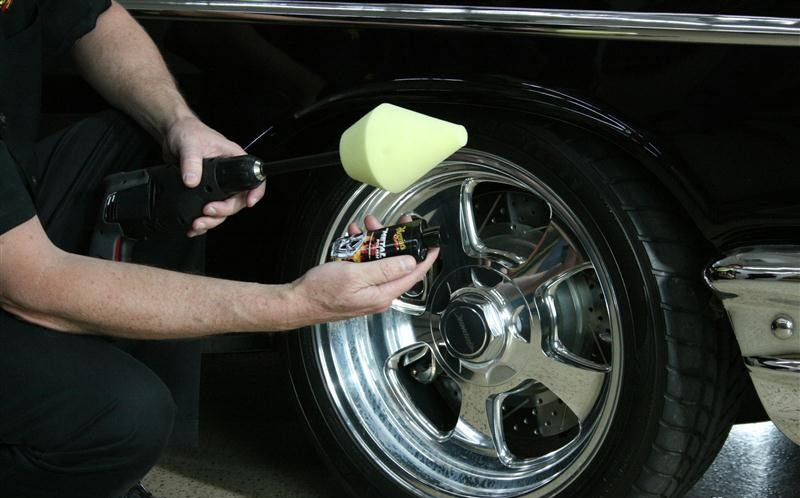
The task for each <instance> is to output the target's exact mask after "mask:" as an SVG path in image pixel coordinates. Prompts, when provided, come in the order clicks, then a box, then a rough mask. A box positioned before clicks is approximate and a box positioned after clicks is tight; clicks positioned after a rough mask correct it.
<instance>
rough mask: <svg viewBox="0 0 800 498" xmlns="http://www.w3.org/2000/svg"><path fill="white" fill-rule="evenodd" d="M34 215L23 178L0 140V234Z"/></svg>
mask: <svg viewBox="0 0 800 498" xmlns="http://www.w3.org/2000/svg"><path fill="white" fill-rule="evenodd" d="M35 215H36V210H35V209H34V207H33V201H32V200H31V197H30V194H28V189H27V187H26V184H25V180H23V179H22V176H20V170H19V168H18V167H17V163H16V161H15V160H14V158H13V157H11V154H9V152H8V149H6V145H5V143H4V142H3V141H2V140H0V235H2V234H3V233H5V232H7V231H9V230H11V229H12V228H14V227H16V226H17V225H20V224H22V223H23V222H25V221H28V220H29V219H31V218H33V216H35Z"/></svg>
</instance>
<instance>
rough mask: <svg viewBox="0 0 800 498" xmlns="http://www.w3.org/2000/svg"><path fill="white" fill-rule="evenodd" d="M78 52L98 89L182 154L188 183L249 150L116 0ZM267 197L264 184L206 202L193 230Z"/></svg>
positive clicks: (171, 152) (168, 150)
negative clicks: (208, 111)
mask: <svg viewBox="0 0 800 498" xmlns="http://www.w3.org/2000/svg"><path fill="white" fill-rule="evenodd" d="M72 55H73V56H74V57H75V61H76V62H77V64H78V68H79V69H80V71H81V74H82V75H83V76H84V77H85V78H86V80H87V81H88V82H89V83H90V84H91V85H92V86H93V87H94V88H95V90H97V91H98V92H99V93H100V94H101V95H102V96H103V97H105V98H106V100H108V101H109V103H111V104H112V105H114V106H116V107H118V108H119V109H122V110H123V111H125V112H127V113H128V114H129V115H130V116H131V117H133V118H134V119H135V120H136V121H137V122H138V123H139V124H141V125H142V126H143V127H144V128H145V129H146V130H147V131H148V132H149V133H150V134H151V135H152V136H153V137H155V138H156V140H158V141H159V142H161V143H162V145H163V150H164V152H165V155H166V156H167V157H168V158H172V159H180V161H181V172H182V174H183V175H184V183H185V184H186V185H187V186H189V187H194V186H196V185H197V184H198V183H199V182H200V178H201V177H202V162H203V158H204V157H213V156H238V155H241V154H244V150H242V148H241V147H239V146H238V145H236V144H235V143H233V142H231V141H230V140H228V139H227V138H225V137H223V136H222V135H220V134H219V133H217V132H216V131H214V130H212V129H211V128H209V127H208V126H206V125H205V124H203V123H202V122H201V121H200V120H199V119H197V117H196V116H195V115H194V114H193V113H192V111H191V110H190V109H189V106H188V105H187V104H186V101H185V100H184V98H183V96H182V95H181V94H180V92H179V91H178V88H177V86H176V85H175V81H174V80H173V79H172V75H171V74H170V73H169V70H168V69H167V65H166V64H165V63H164V59H163V58H162V57H161V54H160V53H159V51H158V48H157V47H156V46H155V44H154V43H153V40H152V39H150V36H149V35H148V34H147V33H146V32H145V30H144V29H142V27H141V26H140V25H139V24H138V23H137V22H136V21H135V20H134V19H133V18H132V17H131V16H130V14H128V12H127V11H126V10H125V9H124V8H123V7H122V6H121V5H119V4H118V3H117V2H116V1H113V0H112V2H111V6H110V7H109V8H108V10H106V11H105V12H103V13H102V14H101V15H100V17H98V18H97V24H96V26H95V28H94V29H93V30H91V31H90V32H88V33H86V34H85V35H84V36H82V37H81V38H80V39H78V41H76V42H75V45H74V46H73V47H72ZM263 196H264V186H263V185H261V186H259V187H258V188H255V189H253V190H251V191H250V192H245V193H242V194H240V195H237V196H234V197H232V198H230V199H227V200H225V201H220V202H210V203H208V204H206V205H205V206H204V208H203V214H204V216H201V217H199V218H197V219H196V220H194V222H193V224H192V229H191V230H189V232H188V233H187V235H189V236H190V237H192V236H195V235H200V234H203V233H205V232H206V231H208V230H209V229H211V228H214V227H216V226H217V225H219V224H220V223H222V222H223V221H225V218H226V217H227V216H230V215H232V214H234V213H236V212H238V211H239V210H240V209H242V208H243V207H245V206H253V205H254V204H255V203H256V202H258V200H259V199H261V198H262V197H263Z"/></svg>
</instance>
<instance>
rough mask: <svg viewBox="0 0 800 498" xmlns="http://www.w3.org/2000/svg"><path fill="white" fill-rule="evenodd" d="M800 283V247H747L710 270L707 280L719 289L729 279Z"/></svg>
mask: <svg viewBox="0 0 800 498" xmlns="http://www.w3.org/2000/svg"><path fill="white" fill-rule="evenodd" d="M757 279H760V280H764V279H766V280H778V281H785V282H800V246H759V247H744V248H741V249H738V250H737V251H736V252H735V253H732V254H730V255H729V256H727V257H725V258H723V259H721V260H719V261H717V262H716V263H714V264H713V265H711V266H710V267H709V268H708V270H706V281H707V282H708V284H709V285H710V286H711V287H713V288H714V289H716V290H720V289H717V287H719V284H720V283H722V282H724V281H726V280H757Z"/></svg>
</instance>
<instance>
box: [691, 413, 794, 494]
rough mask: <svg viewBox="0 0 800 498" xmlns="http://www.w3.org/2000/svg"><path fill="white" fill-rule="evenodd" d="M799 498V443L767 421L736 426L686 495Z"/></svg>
mask: <svg viewBox="0 0 800 498" xmlns="http://www.w3.org/2000/svg"><path fill="white" fill-rule="evenodd" d="M714 497H720V498H800V446H798V445H796V444H794V443H793V442H792V441H790V440H789V439H788V438H787V437H786V436H784V435H783V434H782V433H781V432H780V431H779V430H778V429H777V428H776V427H775V425H774V424H772V423H771V422H762V423H758V424H745V425H736V426H734V427H733V429H731V432H730V434H729V435H728V439H727V440H726V441H725V445H724V446H723V447H722V451H720V453H719V454H718V455H717V458H716V459H715V460H714V463H712V464H711V467H709V469H708V470H707V471H706V473H705V475H704V476H703V477H702V479H700V481H698V482H697V484H696V485H695V486H694V488H692V490H691V491H690V492H689V493H688V494H687V495H686V498H714Z"/></svg>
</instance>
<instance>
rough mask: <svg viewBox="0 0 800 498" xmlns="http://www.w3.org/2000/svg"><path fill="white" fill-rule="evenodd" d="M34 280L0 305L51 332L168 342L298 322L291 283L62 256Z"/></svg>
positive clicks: (272, 328) (287, 326) (282, 327)
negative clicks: (250, 280) (231, 278)
mask: <svg viewBox="0 0 800 498" xmlns="http://www.w3.org/2000/svg"><path fill="white" fill-rule="evenodd" d="M40 275H41V278H40V280H39V281H38V282H31V285H30V286H28V289H27V292H24V293H20V294H17V299H15V300H14V301H15V302H11V303H6V305H5V306H4V308H6V309H7V310H8V311H10V312H12V313H15V314H17V315H19V316H20V317H21V318H23V319H25V320H27V321H30V322H33V323H36V324H38V325H42V326H45V327H48V328H51V329H54V330H60V331H65V332H74V333H95V334H102V335H110V336H115V337H128V338H140V339H168V338H187V337H197V336H204V335H210V334H216V333H220V332H256V331H278V330H286V329H290V328H294V327H296V326H298V325H300V324H301V322H300V321H298V313H297V312H296V311H298V310H296V309H295V308H297V306H298V305H300V304H301V303H299V302H298V301H297V300H293V299H290V297H289V296H290V295H291V286H290V285H262V284H256V283H247V282H234V281H229V280H222V279H214V278H208V277H203V276H197V275H186V274H182V273H177V272H172V271H168V270H162V269H158V268H150V267H146V266H141V265H134V264H126V263H112V262H108V261H103V260H98V259H93V258H88V257H84V256H77V255H74V254H69V253H64V252H62V253H60V254H58V255H57V256H56V257H55V258H51V260H50V261H49V263H48V264H47V266H46V267H43V268H41V272H40ZM76 285H77V286H79V287H78V288H76ZM42 287H45V288H46V292H42V291H43V290H44V289H43V288H42ZM292 317H294V318H292Z"/></svg>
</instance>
